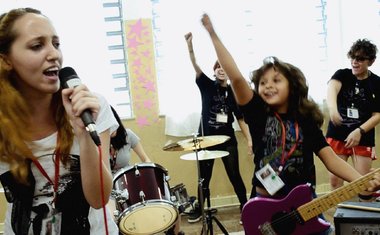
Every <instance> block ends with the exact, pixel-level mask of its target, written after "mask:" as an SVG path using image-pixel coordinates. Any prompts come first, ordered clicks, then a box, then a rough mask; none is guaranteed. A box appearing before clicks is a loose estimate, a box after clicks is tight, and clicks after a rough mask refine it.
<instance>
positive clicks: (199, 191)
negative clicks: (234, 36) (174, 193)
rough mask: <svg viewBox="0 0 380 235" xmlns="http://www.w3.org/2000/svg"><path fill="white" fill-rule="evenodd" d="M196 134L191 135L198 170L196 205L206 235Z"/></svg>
mask: <svg viewBox="0 0 380 235" xmlns="http://www.w3.org/2000/svg"><path fill="white" fill-rule="evenodd" d="M197 135H198V134H197V133H194V135H193V143H194V152H195V157H196V161H197V169H198V194H199V198H198V204H199V208H200V210H201V215H202V233H201V234H202V235H207V230H206V225H207V224H206V222H207V221H206V216H205V213H204V200H203V178H202V177H201V167H200V165H199V158H198V149H200V143H199V139H198V138H197Z"/></svg>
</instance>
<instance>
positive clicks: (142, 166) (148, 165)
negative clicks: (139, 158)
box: [112, 162, 168, 181]
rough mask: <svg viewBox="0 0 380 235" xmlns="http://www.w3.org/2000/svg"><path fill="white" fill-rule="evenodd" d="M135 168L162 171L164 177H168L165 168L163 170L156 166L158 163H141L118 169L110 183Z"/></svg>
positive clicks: (158, 165)
mask: <svg viewBox="0 0 380 235" xmlns="http://www.w3.org/2000/svg"><path fill="white" fill-rule="evenodd" d="M136 166H137V168H146V167H152V168H159V169H161V170H162V171H164V173H165V175H168V170H167V169H166V168H164V167H163V166H161V165H160V164H158V163H154V162H141V163H136V164H134V165H129V166H125V167H122V168H120V169H119V170H117V171H116V173H115V174H114V177H113V180H112V181H116V180H117V179H119V178H120V176H122V175H124V173H125V172H128V171H130V170H132V169H133V168H135V167H136Z"/></svg>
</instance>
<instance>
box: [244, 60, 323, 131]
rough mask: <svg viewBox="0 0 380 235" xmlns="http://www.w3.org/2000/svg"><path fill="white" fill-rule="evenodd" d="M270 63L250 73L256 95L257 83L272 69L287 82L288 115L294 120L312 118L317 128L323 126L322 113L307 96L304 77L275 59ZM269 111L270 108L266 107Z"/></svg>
mask: <svg viewBox="0 0 380 235" xmlns="http://www.w3.org/2000/svg"><path fill="white" fill-rule="evenodd" d="M270 58H271V60H270V61H265V60H264V64H263V65H262V66H261V67H260V68H259V69H257V70H254V71H253V72H252V73H251V81H252V82H253V83H254V85H255V92H256V93H258V88H259V83H260V80H261V78H262V76H263V75H264V73H266V72H267V71H268V70H269V69H271V68H274V69H275V70H276V71H278V72H280V73H281V74H283V75H284V76H285V78H286V79H287V80H288V81H289V97H288V104H289V108H288V113H289V114H290V115H292V116H293V117H294V118H296V119H299V118H312V119H313V120H314V121H315V122H316V123H317V124H318V126H319V127H321V126H322V124H323V120H324V117H323V113H322V111H321V110H320V108H319V106H318V104H317V103H315V101H314V100H312V99H311V98H310V97H309V95H308V92H309V87H308V85H307V82H306V78H305V75H304V74H303V72H302V71H301V70H300V69H299V68H297V67H296V66H294V65H292V64H289V63H286V62H283V61H280V60H279V59H278V58H276V57H270ZM267 110H268V111H270V107H269V106H268V107H267Z"/></svg>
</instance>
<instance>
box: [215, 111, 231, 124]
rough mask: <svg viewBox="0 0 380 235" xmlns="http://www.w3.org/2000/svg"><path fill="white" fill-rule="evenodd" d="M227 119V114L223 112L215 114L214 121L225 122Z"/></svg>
mask: <svg viewBox="0 0 380 235" xmlns="http://www.w3.org/2000/svg"><path fill="white" fill-rule="evenodd" d="M227 121H228V116H227V114H225V113H218V114H216V122H220V123H227Z"/></svg>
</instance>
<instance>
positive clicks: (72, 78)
mask: <svg viewBox="0 0 380 235" xmlns="http://www.w3.org/2000/svg"><path fill="white" fill-rule="evenodd" d="M59 79H60V82H61V86H62V87H63V88H75V87H77V86H79V85H81V84H82V83H81V81H80V79H79V77H78V75H77V74H76V72H75V70H74V69H73V68H71V67H65V68H62V69H61V70H60V71H59ZM70 98H71V97H70ZM80 99H84V98H83V97H82V98H81V97H80ZM72 102H73V103H74V102H76V103H77V104H79V105H80V104H82V103H83V102H81V103H80V101H79V100H75V101H74V100H72ZM73 115H75V114H73ZM80 117H81V120H82V121H83V124H84V126H85V127H86V130H87V131H88V132H89V134H90V135H91V138H92V139H93V141H94V142H95V144H96V145H98V146H99V145H100V144H101V143H100V138H99V135H98V133H97V131H96V125H95V121H94V120H93V117H92V112H91V110H90V109H89V108H86V109H84V110H83V111H82V113H81V114H80Z"/></svg>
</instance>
